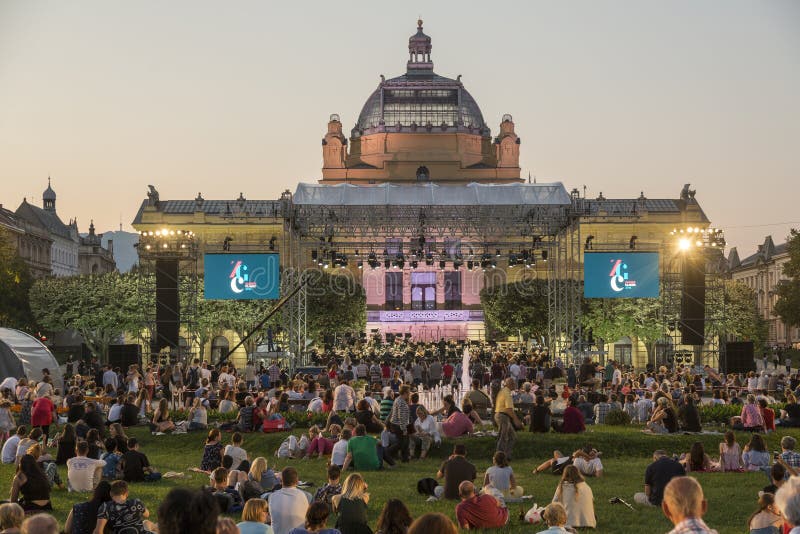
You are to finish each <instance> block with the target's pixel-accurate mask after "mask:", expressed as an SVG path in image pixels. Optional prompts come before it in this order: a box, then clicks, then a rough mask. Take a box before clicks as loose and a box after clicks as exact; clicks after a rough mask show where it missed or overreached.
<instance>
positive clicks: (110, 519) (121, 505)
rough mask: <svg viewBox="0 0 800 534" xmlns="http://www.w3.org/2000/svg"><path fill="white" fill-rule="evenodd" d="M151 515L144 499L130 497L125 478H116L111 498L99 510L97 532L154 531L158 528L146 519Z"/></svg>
mask: <svg viewBox="0 0 800 534" xmlns="http://www.w3.org/2000/svg"><path fill="white" fill-rule="evenodd" d="M131 439H134V438H131ZM126 454H127V453H126ZM149 516H150V512H148V510H147V508H146V507H145V505H144V503H143V502H142V501H140V500H139V499H128V484H127V483H126V482H125V481H124V480H115V481H114V482H112V483H111V500H110V501H108V502H105V503H103V504H102V505H101V506H100V509H99V510H98V512H97V526H96V527H95V532H109V533H110V534H122V533H130V532H140V533H141V532H154V531H156V530H157V529H156V527H155V525H153V523H151V522H150V521H146V519H147V518H148V517H149Z"/></svg>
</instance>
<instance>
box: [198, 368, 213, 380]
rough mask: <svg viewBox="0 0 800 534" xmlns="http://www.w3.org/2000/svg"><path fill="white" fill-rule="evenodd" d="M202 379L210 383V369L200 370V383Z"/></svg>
mask: <svg viewBox="0 0 800 534" xmlns="http://www.w3.org/2000/svg"><path fill="white" fill-rule="evenodd" d="M203 378H205V379H206V380H208V381H209V382H211V370H210V369H203V368H202V367H201V368H200V380H201V381H202V379H203Z"/></svg>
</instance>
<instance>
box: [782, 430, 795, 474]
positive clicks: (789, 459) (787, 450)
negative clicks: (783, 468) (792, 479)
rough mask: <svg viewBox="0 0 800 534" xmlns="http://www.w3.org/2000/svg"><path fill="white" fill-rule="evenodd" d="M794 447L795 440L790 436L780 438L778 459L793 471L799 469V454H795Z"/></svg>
mask: <svg viewBox="0 0 800 534" xmlns="http://www.w3.org/2000/svg"><path fill="white" fill-rule="evenodd" d="M796 446H797V440H796V439H795V438H793V437H792V436H783V437H782V438H781V454H780V459H781V461H782V462H783V463H784V464H785V465H788V466H789V467H792V468H794V469H797V468H800V453H798V452H795V450H794V448H795V447H796Z"/></svg>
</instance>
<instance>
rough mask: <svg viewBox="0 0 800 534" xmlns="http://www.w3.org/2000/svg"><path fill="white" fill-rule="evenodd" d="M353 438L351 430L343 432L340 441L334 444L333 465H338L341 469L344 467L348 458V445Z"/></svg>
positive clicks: (347, 429)
mask: <svg viewBox="0 0 800 534" xmlns="http://www.w3.org/2000/svg"><path fill="white" fill-rule="evenodd" d="M352 437H353V432H352V431H351V430H350V429H349V428H345V429H344V430H342V433H341V437H340V438H339V441H337V442H336V443H334V444H333V450H332V451H331V465H338V466H339V467H342V466H343V465H344V460H345V458H347V444H348V443H349V442H350V438H352Z"/></svg>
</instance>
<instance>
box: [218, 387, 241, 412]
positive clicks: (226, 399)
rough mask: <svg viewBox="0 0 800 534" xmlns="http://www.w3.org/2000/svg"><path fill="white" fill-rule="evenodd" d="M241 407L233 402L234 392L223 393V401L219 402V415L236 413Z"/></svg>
mask: <svg viewBox="0 0 800 534" xmlns="http://www.w3.org/2000/svg"><path fill="white" fill-rule="evenodd" d="M238 408H239V407H238V406H237V405H236V403H235V402H233V392H232V391H226V392H224V393H222V399H220V401H219V413H231V412H235V411H236V410H237V409H238Z"/></svg>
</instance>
